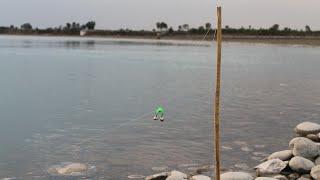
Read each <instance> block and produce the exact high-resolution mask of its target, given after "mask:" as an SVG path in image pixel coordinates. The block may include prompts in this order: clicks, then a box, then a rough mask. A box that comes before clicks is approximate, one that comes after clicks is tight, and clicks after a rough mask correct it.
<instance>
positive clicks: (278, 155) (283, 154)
mask: <svg viewBox="0 0 320 180" xmlns="http://www.w3.org/2000/svg"><path fill="white" fill-rule="evenodd" d="M292 156H293V154H292V150H284V151H279V152H275V153H273V154H271V155H270V156H269V157H268V160H271V159H280V160H282V161H287V160H289V159H290V158H291V157H292Z"/></svg>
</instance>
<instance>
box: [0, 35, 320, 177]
mask: <svg viewBox="0 0 320 180" xmlns="http://www.w3.org/2000/svg"><path fill="white" fill-rule="evenodd" d="M214 67H215V46H214V45H213V44H212V45H210V46H202V45H201V46H198V43H196V45H192V44H190V43H187V44H184V43H178V44H176V43H173V44H171V43H152V41H151V42H149V41H148V42H143V41H132V40H110V39H98V38H96V39H94V38H91V39H89V38H70V37H32V36H29V37H22V36H0V84H1V88H0V115H1V118H0V146H1V148H0V179H1V178H5V177H19V178H21V179H47V172H46V170H47V168H49V167H50V166H52V165H55V164H59V163H61V162H82V163H88V164H90V165H93V166H95V167H96V169H97V172H96V173H97V177H99V178H100V179H127V177H128V176H129V175H149V174H152V173H157V172H158V171H157V170H159V169H161V170H163V169H164V168H165V167H168V168H169V169H178V170H182V171H185V172H187V171H191V170H192V167H193V166H202V165H209V164H211V163H212V151H213V148H212V130H211V129H212V120H211V119H212V99H213V98H212V97H213V92H214V88H213V87H214V79H215V68H214ZM222 68H223V69H222V97H221V98H222V102H221V103H222V112H221V113H222V114H221V121H222V122H221V123H222V127H221V128H222V129H221V130H222V156H223V167H225V168H227V169H233V170H239V169H245V167H246V166H248V167H249V168H250V167H252V166H254V165H255V164H257V163H258V162H259V160H260V159H263V158H264V156H265V155H266V154H267V153H271V152H273V151H277V150H283V149H286V148H287V143H288V141H289V140H290V138H291V137H292V136H293V135H294V133H293V128H294V126H295V125H296V124H297V123H299V122H302V121H305V120H308V121H314V122H320V120H319V116H320V115H319V108H320V90H319V89H320V78H319V77H320V70H319V68H320V48H319V47H312V46H295V45H267V44H249V43H225V44H224V45H223V67H222ZM158 105H162V106H163V107H164V108H165V110H166V117H165V118H166V119H165V122H163V123H161V122H158V121H153V119H152V118H153V111H154V109H155V108H156V107H157V106H158ZM242 163H246V164H242ZM235 165H236V166H235ZM163 166H164V167H163Z"/></svg>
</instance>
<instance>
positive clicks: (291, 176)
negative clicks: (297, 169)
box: [288, 173, 300, 180]
mask: <svg viewBox="0 0 320 180" xmlns="http://www.w3.org/2000/svg"><path fill="white" fill-rule="evenodd" d="M299 177H300V175H299V174H298V173H292V174H289V175H288V179H289V180H296V179H298V178H299Z"/></svg>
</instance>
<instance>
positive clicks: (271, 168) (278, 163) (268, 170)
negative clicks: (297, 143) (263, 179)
mask: <svg viewBox="0 0 320 180" xmlns="http://www.w3.org/2000/svg"><path fill="white" fill-rule="evenodd" d="M286 166H287V164H286V163H285V162H283V161H282V160H280V159H271V160H268V161H266V162H264V163H262V164H260V165H258V166H256V167H255V169H256V171H257V175H258V176H263V175H272V174H280V172H281V171H282V170H283V169H285V168H286Z"/></svg>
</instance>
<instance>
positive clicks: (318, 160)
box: [314, 156, 320, 165]
mask: <svg viewBox="0 0 320 180" xmlns="http://www.w3.org/2000/svg"><path fill="white" fill-rule="evenodd" d="M314 163H315V164H316V165H320V156H319V157H318V158H317V159H316V160H315V161H314Z"/></svg>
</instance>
